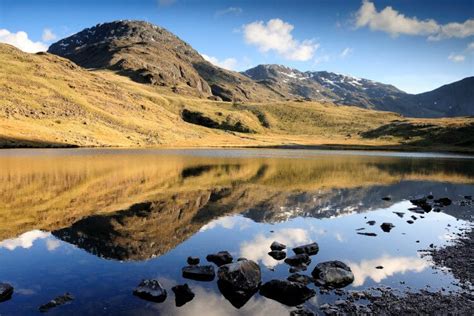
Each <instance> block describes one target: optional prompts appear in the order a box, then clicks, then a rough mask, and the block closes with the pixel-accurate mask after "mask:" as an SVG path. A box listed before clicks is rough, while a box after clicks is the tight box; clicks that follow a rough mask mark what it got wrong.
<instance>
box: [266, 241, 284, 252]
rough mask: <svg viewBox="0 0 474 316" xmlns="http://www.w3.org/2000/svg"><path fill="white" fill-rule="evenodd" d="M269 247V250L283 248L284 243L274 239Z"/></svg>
mask: <svg viewBox="0 0 474 316" xmlns="http://www.w3.org/2000/svg"><path fill="white" fill-rule="evenodd" d="M270 249H271V250H283V249H286V245H284V244H282V243H279V242H278V241H274V242H272V244H271V245H270Z"/></svg>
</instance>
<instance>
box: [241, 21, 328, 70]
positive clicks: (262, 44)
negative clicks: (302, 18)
mask: <svg viewBox="0 0 474 316" xmlns="http://www.w3.org/2000/svg"><path fill="white" fill-rule="evenodd" d="M293 29H294V26H293V25H291V24H289V23H287V22H285V21H283V20H281V19H271V20H269V21H268V22H267V23H265V22H263V21H255V22H252V23H249V24H246V25H244V26H243V33H244V38H245V41H246V42H247V44H250V45H254V46H256V47H257V48H258V49H259V51H261V52H262V53H267V52H269V51H273V52H276V53H277V54H278V55H280V56H282V57H283V58H285V59H288V60H295V61H307V60H310V59H311V58H312V57H313V55H314V52H315V51H316V50H317V49H318V47H319V45H318V44H316V43H314V42H313V41H312V40H303V41H299V40H296V39H295V38H293V35H292V34H291V32H292V31H293Z"/></svg>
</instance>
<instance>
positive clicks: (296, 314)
mask: <svg viewBox="0 0 474 316" xmlns="http://www.w3.org/2000/svg"><path fill="white" fill-rule="evenodd" d="M315 315H316V314H315V313H314V312H313V311H311V310H309V309H307V308H306V307H303V308H299V309H296V310H293V311H291V312H290V316H315Z"/></svg>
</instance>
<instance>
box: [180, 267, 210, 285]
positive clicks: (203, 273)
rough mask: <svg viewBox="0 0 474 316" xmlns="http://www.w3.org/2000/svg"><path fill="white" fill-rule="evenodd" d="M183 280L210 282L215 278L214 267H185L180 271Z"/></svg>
mask: <svg viewBox="0 0 474 316" xmlns="http://www.w3.org/2000/svg"><path fill="white" fill-rule="evenodd" d="M182 272H183V278H186V279H191V280H196V281H212V280H214V278H215V277H216V272H215V270H214V266H212V265H207V266H198V265H191V266H186V267H184V268H183V269H182Z"/></svg>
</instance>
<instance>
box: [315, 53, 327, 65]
mask: <svg viewBox="0 0 474 316" xmlns="http://www.w3.org/2000/svg"><path fill="white" fill-rule="evenodd" d="M330 59H331V57H330V56H329V55H322V56H318V57H315V58H314V61H313V65H315V66H316V65H319V64H321V63H327V62H328V61H329V60H330Z"/></svg>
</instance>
